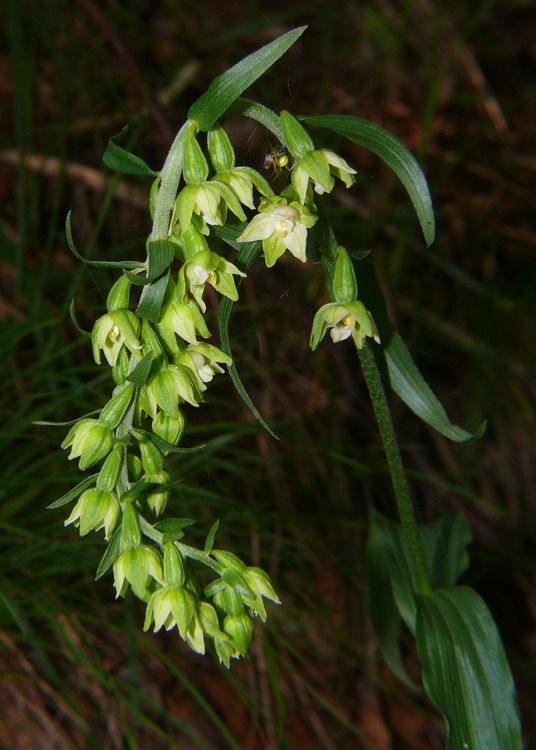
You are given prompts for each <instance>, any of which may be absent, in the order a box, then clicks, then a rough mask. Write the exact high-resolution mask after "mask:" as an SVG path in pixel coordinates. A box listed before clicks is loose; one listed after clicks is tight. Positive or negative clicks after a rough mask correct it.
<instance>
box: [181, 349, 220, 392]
mask: <svg viewBox="0 0 536 750" xmlns="http://www.w3.org/2000/svg"><path fill="white" fill-rule="evenodd" d="M232 361H233V360H232V359H231V357H229V356H228V355H227V354H225V353H224V352H222V351H221V349H218V347H217V346H213V345H212V344H198V345H197V346H188V347H187V348H186V349H184V350H183V351H182V352H180V354H179V355H178V356H176V357H175V358H174V360H173V362H174V364H177V365H184V367H188V368H189V369H190V370H191V371H192V372H193V373H194V375H195V377H196V379H197V384H198V386H199V388H200V389H201V390H202V391H204V390H205V389H206V385H205V383H210V381H211V380H212V379H213V377H214V375H215V374H216V373H218V372H224V370H223V367H220V365H219V362H223V363H224V364H226V365H230V364H232Z"/></svg>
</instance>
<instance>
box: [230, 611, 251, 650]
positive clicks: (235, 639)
mask: <svg viewBox="0 0 536 750" xmlns="http://www.w3.org/2000/svg"><path fill="white" fill-rule="evenodd" d="M223 632H224V633H225V634H226V635H227V636H228V637H229V638H230V640H231V643H232V644H233V646H234V647H235V649H236V651H237V652H238V654H240V655H241V656H245V654H247V651H248V648H249V644H250V642H251V636H252V635H253V623H252V622H251V619H250V618H249V616H248V615H238V616H236V615H227V617H226V618H225V619H224V621H223Z"/></svg>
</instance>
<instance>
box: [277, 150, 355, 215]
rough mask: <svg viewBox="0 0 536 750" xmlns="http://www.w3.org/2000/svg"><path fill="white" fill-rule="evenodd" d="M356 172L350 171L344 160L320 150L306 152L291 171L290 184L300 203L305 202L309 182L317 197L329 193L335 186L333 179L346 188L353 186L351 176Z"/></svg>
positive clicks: (350, 168) (330, 152)
mask: <svg viewBox="0 0 536 750" xmlns="http://www.w3.org/2000/svg"><path fill="white" fill-rule="evenodd" d="M354 174H356V170H355V169H352V167H350V166H349V165H348V164H347V163H346V162H345V161H344V159H341V157H340V156H337V154H335V153H333V151H328V150H327V149H321V150H319V151H307V153H306V154H305V156H303V157H302V158H301V159H300V160H299V161H298V162H296V164H295V165H294V167H293V169H292V176H291V179H292V184H293V186H294V189H295V190H296V192H297V194H298V196H299V198H300V202H301V203H304V202H305V196H306V194H307V187H308V185H309V180H311V181H312V183H313V187H314V190H315V192H316V193H318V195H322V194H323V193H330V192H331V190H332V189H333V185H334V184H335V180H334V179H333V178H334V177H338V179H339V180H342V181H343V182H344V184H345V185H346V187H350V186H351V185H353V184H354V181H355V180H354V177H353V175H354Z"/></svg>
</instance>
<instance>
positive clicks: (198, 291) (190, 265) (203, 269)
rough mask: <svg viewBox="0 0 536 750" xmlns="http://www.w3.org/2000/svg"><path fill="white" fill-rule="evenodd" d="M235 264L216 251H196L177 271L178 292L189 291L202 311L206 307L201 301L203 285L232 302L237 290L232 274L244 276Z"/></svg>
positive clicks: (234, 299) (184, 292) (235, 298)
mask: <svg viewBox="0 0 536 750" xmlns="http://www.w3.org/2000/svg"><path fill="white" fill-rule="evenodd" d="M245 275H246V274H245V273H242V271H240V270H239V269H238V268H237V267H236V266H235V265H233V264H232V263H229V261H228V260H225V258H222V257H220V256H219V255H218V253H213V252H211V251H210V250H206V251H204V252H201V253H197V255H194V257H193V258H191V259H190V260H189V261H187V262H186V263H185V264H184V265H183V266H182V268H181V270H180V271H179V278H178V285H177V288H178V292H179V294H180V293H182V294H186V290H188V291H189V292H191V294H192V295H193V297H194V299H195V301H196V302H197V304H198V305H199V307H200V308H201V310H202V311H203V312H205V311H206V309H207V307H206V305H205V303H204V302H203V292H204V291H205V286H206V285H207V284H210V285H211V286H213V287H214V289H216V291H217V292H219V293H220V294H223V296H224V297H228V298H229V299H230V300H232V301H233V302H236V300H237V299H238V292H237V290H236V284H235V280H234V278H233V276H245Z"/></svg>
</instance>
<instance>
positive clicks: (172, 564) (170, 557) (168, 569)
mask: <svg viewBox="0 0 536 750" xmlns="http://www.w3.org/2000/svg"><path fill="white" fill-rule="evenodd" d="M163 549H164V578H165V579H166V582H167V583H169V584H173V585H174V586H182V585H183V584H184V560H183V558H182V555H181V553H180V552H179V550H178V549H177V547H176V546H175V545H174V544H173V542H166V543H165V544H164V545H163Z"/></svg>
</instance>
